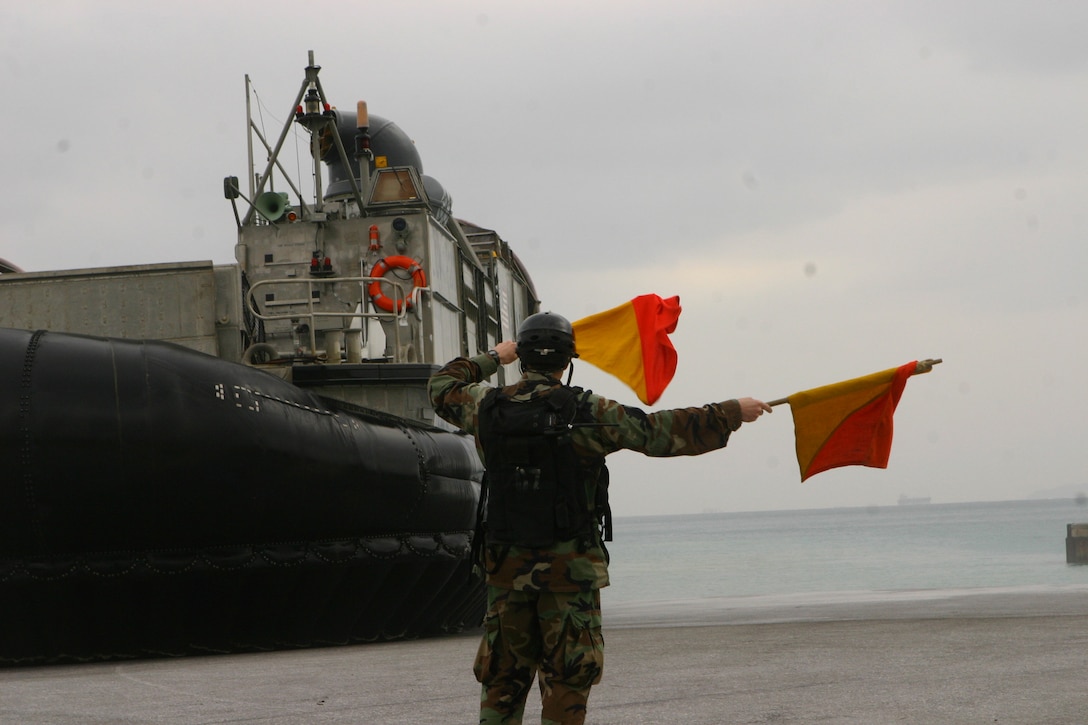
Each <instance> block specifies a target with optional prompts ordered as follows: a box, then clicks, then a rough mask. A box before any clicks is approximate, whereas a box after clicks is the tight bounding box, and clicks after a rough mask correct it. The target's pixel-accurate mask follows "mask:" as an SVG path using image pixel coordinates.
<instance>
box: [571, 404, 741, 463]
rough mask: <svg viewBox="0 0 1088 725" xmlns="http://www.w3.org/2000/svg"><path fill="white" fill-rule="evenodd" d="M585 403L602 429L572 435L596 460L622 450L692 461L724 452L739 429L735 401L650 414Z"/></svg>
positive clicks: (636, 409)
mask: <svg viewBox="0 0 1088 725" xmlns="http://www.w3.org/2000/svg"><path fill="white" fill-rule="evenodd" d="M588 402H589V404H590V405H591V406H592V410H593V413H594V417H595V418H596V420H597V422H598V423H599V424H602V425H598V426H595V427H591V428H582V429H579V430H577V431H576V432H575V442H576V444H581V445H583V446H585V447H586V448H587V449H589V450H590V451H592V452H593V453H595V454H597V455H608V454H609V453H612V452H613V451H617V450H620V449H623V448H625V449H628V450H632V451H638V452H639V453H643V454H645V455H647V456H655V457H665V456H697V455H699V454H701V453H706V452H708V451H713V450H717V449H718V448H724V447H725V444H726V443H727V442H728V441H729V434H730V433H732V432H733V431H735V430H737V429H738V428H740V425H741V417H740V403H738V402H737V401H736V400H726V401H724V402H721V403H709V404H707V405H704V406H702V407H700V408H674V409H672V410H660V411H656V412H653V413H647V412H645V411H643V410H641V409H639V408H635V407H631V406H627V405H621V404H619V403H616V402H614V401H612V400H609V399H607V398H602V397H600V396H598V395H591V396H590V397H589V401H588Z"/></svg>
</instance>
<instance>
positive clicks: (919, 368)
mask: <svg viewBox="0 0 1088 725" xmlns="http://www.w3.org/2000/svg"><path fill="white" fill-rule="evenodd" d="M943 362H944V360H943V359H942V358H939V357H938V358H927V359H925V360H919V361H918V364H917V365H915V366H914V372H913V373H911V375H922V374H924V373H928V372H929V371H930V370H932V369H933V366H934V365H940V364H941V363H943ZM788 402H790V399H789V397H785V398H776V399H774V400H768V401H767V405H770V406H772V407H774V406H776V405H782V404H783V403H788Z"/></svg>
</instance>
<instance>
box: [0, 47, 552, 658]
mask: <svg viewBox="0 0 1088 725" xmlns="http://www.w3.org/2000/svg"><path fill="white" fill-rule="evenodd" d="M319 70H320V68H319V66H317V65H315V64H314V61H313V54H312V52H311V54H310V62H309V65H308V66H307V67H306V69H305V79H304V81H303V83H302V86H301V89H300V91H299V94H298V97H297V98H296V100H295V103H294V105H293V107H292V111H291V113H290V116H291V118H290V119H289V120H288V121H287V122H286V123H285V125H284V127H283V129H282V132H281V134H280V136H279V138H278V140H277V141H276V143H275V144H269V143H268V142H267V141H266V139H265V138H264V136H263V135H262V134H261V133H260V131H259V130H258V128H257V127H256V125H255V124H254V123H253V121H252V118H251V117H250V124H249V126H250V138H249V143H250V153H249V158H250V173H249V174H248V176H249V183H248V184H246V186H247V188H246V189H245V191H243V189H242V186H243V184H240V183H239V181H238V179H237V178H236V177H228V178H227V179H226V180H224V195H225V196H226V198H227V199H228V200H229V201H230V203H231V205H232V206H233V213H234V218H235V220H236V222H237V227H238V241H237V244H236V246H235V259H236V260H237V262H236V263H235V264H228V265H215V264H212V263H211V262H199V261H198V262H168V263H164V264H155V265H141V266H130V267H110V268H92V269H79V270H65V271H51V272H22V271H19V270H18V268H17V267H16V266H15V265H14V264H11V263H5V266H4V269H3V272H4V273H2V274H0V328H3V329H0V455H2V456H3V459H4V460H5V461H7V462H8V463H7V466H6V471H7V473H6V475H5V476H4V479H3V482H2V483H0V611H2V612H4V615H5V616H4V617H2V618H0V663H3V664H18V663H45V662H57V661H72V660H85V659H99V658H112V657H133V656H146V655H156V654H170V655H181V654H188V653H194V652H233V651H247V650H260V649H274V648H282V647H300V646H317V645H325V644H343V643H351V642H362V641H373V640H383V639H394V638H403V637H415V636H423V635H429V634H438V633H443V632H451V631H458V630H460V629H462V628H465V627H472V626H476V625H477V624H478V623H479V620H480V616H481V614H482V611H483V589H482V585H481V584H480V583H479V582H478V581H476V580H474V579H472V578H470V576H469V571H470V566H471V563H470V560H469V557H470V550H471V545H470V544H471V537H472V532H473V530H474V526H475V516H476V508H477V502H478V499H479V495H480V487H479V482H480V480H481V478H482V473H483V471H482V467H481V464H480V461H479V459H478V457H477V455H476V452H475V448H474V445H473V442H472V439H471V438H470V437H467V436H465V435H463V434H461V433H459V432H456V431H452V430H450V428H449V427H448V426H447V425H446V424H445V423H444V422H443V421H441V419H437V418H436V417H435V415H434V412H433V410H432V409H431V407H430V403H429V401H428V398H427V395H426V381H427V379H428V378H429V376H430V374H431V373H432V372H433V371H434V370H436V369H437V363H440V362H444V361H446V360H448V359H450V358H452V357H455V356H457V355H472V354H475V353H476V352H478V351H479V350H486V349H488V348H489V347H491V346H492V345H494V344H495V343H496V342H497V341H498V340H500V339H509V338H511V337H512V336H513V334H514V331H515V330H516V328H517V325H518V323H519V322H520V321H521V320H522V319H524V318H525V317H526V316H528V315H529V314H532V313H533V312H535V311H537V309H538V303H537V300H536V293H535V290H534V288H533V285H532V281H531V279H530V277H529V275H528V273H527V272H526V270H525V268H524V266H523V265H522V264H521V262H520V261H519V260H518V258H517V257H516V255H515V254H514V253H513V252H512V251H511V249H510V248H509V246H508V245H507V244H506V243H505V242H504V241H503V240H502V239H501V238H500V237H499V236H498V235H497V234H496V233H495V232H493V231H490V230H487V229H484V228H481V227H477V226H475V225H472V224H469V223H467V222H464V221H460V220H458V219H456V218H455V217H454V216H453V214H452V209H451V202H450V197H449V195H448V194H447V193H446V192H445V190H444V189H443V188H442V186H441V184H439V183H438V182H437V181H436V180H435V179H434V178H432V177H430V176H426V175H424V173H423V166H422V162H421V159H420V156H419V154H418V152H417V151H416V149H415V146H414V144H413V143H412V141H411V139H410V138H409V137H408V136H407V135H406V134H405V133H404V132H403V131H402V130H401V129H400V128H399V127H398V126H397V125H396V124H394V123H392V122H391V121H388V120H386V119H383V118H379V117H378V116H373V115H369V114H368V113H367V110H366V107H365V104H363V103H360V104H359V105H358V107H357V110H356V113H355V114H354V115H348V114H344V113H342V112H341V111H339V110H337V109H335V108H333V107H332V106H331V104H330V103H329V101H328V100H327V98H326V96H325V92H324V89H323V88H322V86H321V83H320V80H319V78H318V75H319ZM246 86H247V100H248V94H249V79H248V77H247V79H246ZM247 115H248V104H247ZM292 126H296V127H297V128H300V129H302V130H303V134H302V135H304V136H305V137H307V139H308V145H309V148H310V152H311V156H312V158H313V160H314V182H313V183H314V186H315V187H316V188H315V189H314V193H313V196H312V198H310V199H304V198H303V194H302V193H301V192H300V191H299V188H300V186H301V184H300V183H299V182H298V181H297V180H293V179H291V178H290V177H289V176H288V175H287V174H286V173H285V172H284V171H283V170H282V166H281V165H280V164H279V162H278V156H279V153H280V151H281V149H282V148H283V146H284V143H285V140H286V139H287V138H288V135H289V133H290V131H291V127H292ZM255 139H256V141H257V142H258V143H259V144H260V145H263V147H264V149H265V150H266V151H267V154H268V159H269V161H268V162H267V166H266V167H265V168H264V169H263V170H257V172H256V173H254V165H253V158H254V156H253V151H252V148H253V145H254V140H255ZM322 164H324V167H325V170H326V171H327V183H326V178H325V176H324V175H323V174H322ZM274 184H278V185H280V186H281V187H282V188H286V189H287V191H281V190H277V189H275V188H273V185H274ZM509 372H510V373H513V372H515V371H509ZM506 374H507V371H500V380H501V379H502V378H503V376H504V375H506Z"/></svg>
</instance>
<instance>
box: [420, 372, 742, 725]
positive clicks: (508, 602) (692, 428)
mask: <svg viewBox="0 0 1088 725" xmlns="http://www.w3.org/2000/svg"><path fill="white" fill-rule="evenodd" d="M497 369H498V364H497V363H496V362H495V361H494V360H493V359H492V358H491V357H489V356H488V355H477V356H476V357H474V358H472V359H471V360H470V359H466V358H457V359H456V360H453V361H452V362H450V363H448V364H447V365H446V366H445V367H443V368H442V369H441V370H439V371H438V372H437V373H435V375H434V376H433V377H432V378H431V381H430V395H431V401H432V402H433V403H434V407H435V411H436V412H437V413H438V415H440V416H441V417H442V418H444V419H445V420H447V421H449V422H450V423H452V424H454V425H456V426H458V427H459V428H461V429H462V430H464V431H465V432H467V433H470V434H473V435H475V434H476V432H477V430H478V419H477V413H478V410H479V406H480V404H481V403H482V402H483V399H484V396H485V395H487V393H488V391H489V390H491V388H490V387H489V386H487V385H483V384H481V381H482V380H484V379H485V378H488V377H490V376H491V375H493V374H494V373H495V371H496V370H497ZM560 385H562V383H561V382H560V381H559V380H556V379H555V378H553V377H551V376H549V375H545V374H543V373H538V372H527V373H526V374H525V375H524V376H523V377H522V379H521V380H520V381H519V382H518V383H517V384H515V385H512V386H509V387H507V388H506V389H505V392H506V393H507V394H508V395H510V396H511V397H512V398H513V399H515V400H522V401H525V400H529V399H530V398H535V397H537V396H542V395H548V394H549V393H550V392H551V390H553V389H554V388H556V387H558V386H560ZM587 402H588V405H589V407H590V410H591V411H592V413H593V416H594V418H595V419H596V421H597V423H601V424H604V425H600V426H590V427H580V428H577V427H576V428H575V429H574V430H573V431H572V432H571V441H572V444H573V446H574V449H575V451H576V452H577V453H578V454H579V455H580V457H584V458H585V459H587V460H589V459H592V458H597V457H600V456H606V455H608V454H609V453H613V452H615V451H618V450H621V449H628V450H634V451H638V452H640V453H643V454H645V455H648V456H657V457H661V456H692V455H698V454H700V453H706V452H708V451H712V450H716V449H718V448H722V447H724V446H725V444H726V442H727V441H728V440H729V434H730V433H731V432H732V431H735V430H736V429H737V428H739V427H740V425H741V412H740V404H739V403H738V402H737V401H736V400H728V401H725V402H722V403H711V404H709V405H704V406H702V407H701V408H678V409H674V410H663V411H658V412H654V413H646V412H644V411H642V410H640V409H638V408H633V407H629V406H625V405H620V404H619V403H616V402H614V401H611V400H608V399H607V398H602V397H601V396H599V395H593V394H590V395H589V397H588V401H587ZM476 445H477V450H478V451H479V453H480V457H481V459H482V460H483V459H484V455H483V450H482V449H481V448H480V443H479V438H478V437H477V443H476ZM484 463H485V464H486V460H484ZM586 485H587V488H595V487H596V484H595V483H592V482H588V483H587V484H586ZM595 494H596V491H595V490H587V492H586V500H587V501H590V502H592V501H594V500H595ZM485 562H486V564H487V570H488V576H487V583H488V611H487V615H486V618H485V620H484V626H485V633H484V638H483V641H482V642H481V643H480V650H479V653H478V654H477V657H476V664H475V667H474V670H475V673H476V678H477V680H479V681H480V683H482V685H483V692H482V699H481V703H480V723H481V724H485V723H486V724H490V723H504V724H507V725H509V724H517V723H521V719H522V713H523V711H524V708H525V698H526V695H527V694H528V691H529V688H530V686H531V685H532V682H533V678H534V676H535V674H536V672H537V670H539V673H540V690H541V699H542V702H543V717H542V722H543V723H544V725H551V724H553V723H555V724H559V723H563V724H567V723H571V724H574V725H580V724H581V723H583V722H584V720H585V712H586V701H587V699H588V698H589V690H590V687H591V686H592V685H595V684H596V683H597V682H599V681H600V679H601V671H602V667H603V664H604V639H603V638H602V637H601V608H600V589H601V587H605V586H608V562H607V558H606V554H605V551H604V547H603V545H602V544H601V542H600V541H599V539H598V540H597V541H596V542H595V543H593V544H592V545H590V546H589V547H588V548H587V547H585V546H584V545H580V543H579V542H578V541H561V542H558V543H556V544H554V545H552V546H550V547H548V548H544V549H530V548H526V547H519V546H509V547H505V546H504V547H502V549H499V547H492V546H488V547H486V548H485Z"/></svg>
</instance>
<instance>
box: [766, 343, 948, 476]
mask: <svg viewBox="0 0 1088 725" xmlns="http://www.w3.org/2000/svg"><path fill="white" fill-rule="evenodd" d="M927 362H932V361H927ZM937 362H940V361H937ZM917 368H918V363H917V362H911V363H907V364H906V365H902V366H900V367H898V368H891V369H890V370H885V371H883V372H879V373H873V374H872V375H866V376H865V377H861V378H854V379H853V380H844V381H843V382H841V383H835V384H833V385H825V386H824V387H822V388H813V389H812V390H805V391H802V392H800V393H794V394H793V395H791V396H789V398H787V401H788V402H789V404H790V410H791V411H792V412H793V428H794V434H795V435H796V438H797V463H798V465H799V466H800V467H801V480H802V481H804V480H805V479H806V478H809V477H810V476H814V475H816V474H817V473H820V472H821V471H826V470H828V469H829V468H838V467H839V466H870V467H872V468H887V467H888V457H889V455H890V454H891V450H892V414H893V413H894V412H895V407H896V406H897V405H898V404H899V397H900V396H901V395H902V394H903V388H904V387H905V386H906V384H907V378H909V377H910V376H911V375H913V374H914V373H915V372H917Z"/></svg>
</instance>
